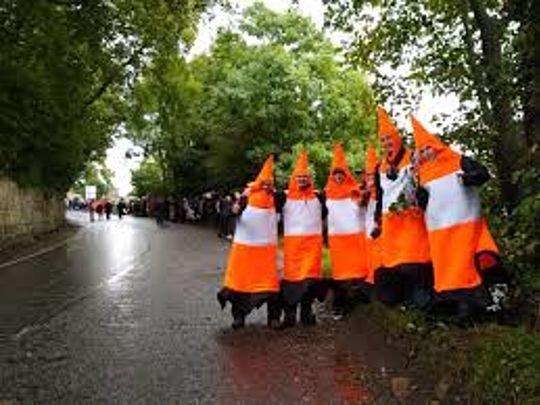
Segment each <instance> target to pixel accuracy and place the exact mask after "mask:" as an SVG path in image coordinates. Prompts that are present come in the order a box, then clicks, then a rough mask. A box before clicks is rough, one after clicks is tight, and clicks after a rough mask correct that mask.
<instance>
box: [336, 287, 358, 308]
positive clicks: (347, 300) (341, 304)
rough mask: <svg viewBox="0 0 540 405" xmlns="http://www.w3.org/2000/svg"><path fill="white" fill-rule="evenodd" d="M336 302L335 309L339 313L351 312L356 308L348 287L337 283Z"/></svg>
mask: <svg viewBox="0 0 540 405" xmlns="http://www.w3.org/2000/svg"><path fill="white" fill-rule="evenodd" d="M333 289H334V301H333V307H334V310H336V311H339V312H345V313H347V312H350V311H351V310H352V308H353V306H354V303H353V302H352V299H351V297H350V294H349V291H348V288H347V285H346V284H345V283H339V282H338V283H335V284H334V288H333Z"/></svg>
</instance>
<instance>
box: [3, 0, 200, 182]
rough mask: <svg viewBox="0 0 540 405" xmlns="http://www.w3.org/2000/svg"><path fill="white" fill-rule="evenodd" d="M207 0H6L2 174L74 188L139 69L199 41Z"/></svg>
mask: <svg viewBox="0 0 540 405" xmlns="http://www.w3.org/2000/svg"><path fill="white" fill-rule="evenodd" d="M205 5H206V1H203V0H190V1H167V0H129V1H128V0H112V1H105V0H96V1H81V0H66V1H17V0H9V1H4V2H3V3H2V5H1V6H0V20H1V21H2V25H1V27H0V77H1V78H2V79H1V81H0V140H1V145H2V147H1V148H0V174H2V175H7V176H9V177H11V178H13V179H14V180H16V181H17V182H18V183H19V184H22V185H31V186H37V187H41V188H44V189H47V190H56V191H60V192H62V191H65V190H66V189H67V188H68V187H69V186H70V185H71V184H72V183H73V181H74V180H75V179H76V178H77V177H78V176H79V174H80V173H81V172H82V170H83V169H84V167H85V164H86V162H87V161H91V160H99V158H100V157H101V156H102V155H103V153H104V150H105V149H106V147H107V146H108V144H109V140H110V138H111V135H112V134H113V133H114V131H115V129H116V127H117V126H118V124H119V123H120V122H121V121H122V119H123V117H122V111H121V110H120V109H119V107H120V105H121V104H120V100H121V99H122V98H123V97H125V93H126V92H129V86H130V84H132V83H133V81H134V80H135V77H136V76H137V74H138V72H139V70H140V69H141V68H142V67H143V66H145V64H146V63H147V62H148V61H150V60H152V59H153V58H155V57H157V56H158V55H164V54H171V53H173V54H175V53H177V52H178V44H179V42H180V41H182V43H189V41H190V40H192V38H193V31H194V28H195V24H196V21H197V16H198V14H199V13H200V12H201V11H202V10H203V9H204V7H205Z"/></svg>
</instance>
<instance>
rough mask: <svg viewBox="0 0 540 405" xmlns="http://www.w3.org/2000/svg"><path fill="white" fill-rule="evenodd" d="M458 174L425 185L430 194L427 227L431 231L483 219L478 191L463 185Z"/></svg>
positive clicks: (451, 174)
mask: <svg viewBox="0 0 540 405" xmlns="http://www.w3.org/2000/svg"><path fill="white" fill-rule="evenodd" d="M458 173H459V172H454V173H450V174H447V175H446V176H443V177H440V178H438V179H435V180H432V181H430V182H428V183H427V184H426V185H425V188H426V190H427V191H428V192H429V200H428V205H427V208H426V225H427V228H428V229H429V230H431V231H433V230H436V229H443V228H448V227H450V226H453V225H457V224H462V223H466V222H471V221H475V220H477V219H480V218H481V210H480V197H479V196H478V191H477V190H476V188H473V187H465V186H463V185H461V184H460V183H459V180H458V176H457V174H458Z"/></svg>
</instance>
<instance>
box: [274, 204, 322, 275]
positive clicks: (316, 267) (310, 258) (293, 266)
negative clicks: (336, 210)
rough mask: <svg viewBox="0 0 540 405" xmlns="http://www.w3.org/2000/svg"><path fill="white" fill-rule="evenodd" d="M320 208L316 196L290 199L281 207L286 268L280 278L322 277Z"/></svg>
mask: <svg viewBox="0 0 540 405" xmlns="http://www.w3.org/2000/svg"><path fill="white" fill-rule="evenodd" d="M321 212H322V207H321V203H320V201H319V200H318V198H317V196H316V195H315V193H312V196H311V197H310V198H308V199H296V198H291V195H290V193H289V195H288V196H287V201H286V202H285V205H284V206H283V225H284V230H283V234H284V238H283V248H284V256H285V269H284V275H283V279H284V280H286V281H302V280H305V279H309V278H321V276H322V274H321V269H322V244H323V240H322V218H321V215H322V214H321Z"/></svg>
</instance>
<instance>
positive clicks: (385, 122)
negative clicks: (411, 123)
mask: <svg viewBox="0 0 540 405" xmlns="http://www.w3.org/2000/svg"><path fill="white" fill-rule="evenodd" d="M377 123H378V134H379V138H381V139H382V137H383V135H389V136H390V137H391V138H392V142H393V143H394V144H395V145H396V149H399V148H401V145H402V140H401V136H400V135H399V131H398V130H397V128H396V126H395V125H394V123H393V122H392V120H391V119H390V116H389V115H388V113H387V112H386V110H385V109H384V108H383V107H381V106H378V107H377Z"/></svg>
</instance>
